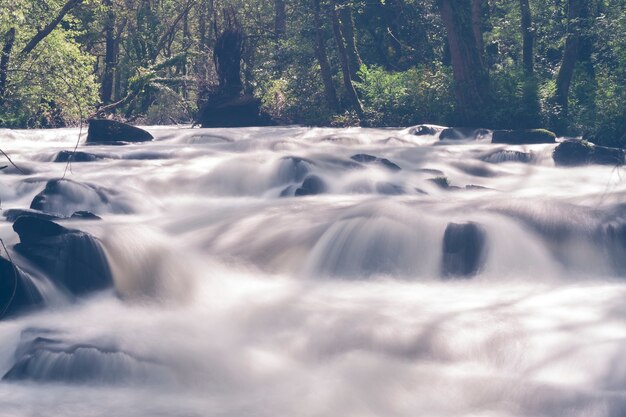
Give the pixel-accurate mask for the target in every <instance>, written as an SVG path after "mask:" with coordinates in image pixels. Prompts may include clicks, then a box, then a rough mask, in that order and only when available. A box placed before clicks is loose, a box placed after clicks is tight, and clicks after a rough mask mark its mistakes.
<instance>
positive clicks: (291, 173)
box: [278, 156, 315, 183]
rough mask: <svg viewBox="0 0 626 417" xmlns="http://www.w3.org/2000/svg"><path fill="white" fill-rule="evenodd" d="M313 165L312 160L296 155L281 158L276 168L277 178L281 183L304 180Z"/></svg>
mask: <svg viewBox="0 0 626 417" xmlns="http://www.w3.org/2000/svg"><path fill="white" fill-rule="evenodd" d="M314 165H315V164H314V162H313V161H311V160H309V159H305V158H299V157H297V156H288V157H285V158H282V159H281V161H280V166H279V168H278V180H279V182H281V183H284V182H291V181H295V182H300V181H302V180H304V178H305V177H306V175H307V174H308V173H309V172H310V171H311V168H312V167H313V166H314Z"/></svg>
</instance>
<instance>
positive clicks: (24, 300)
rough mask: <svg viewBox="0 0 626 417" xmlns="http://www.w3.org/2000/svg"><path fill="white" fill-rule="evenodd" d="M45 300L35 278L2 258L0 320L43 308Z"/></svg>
mask: <svg viewBox="0 0 626 417" xmlns="http://www.w3.org/2000/svg"><path fill="white" fill-rule="evenodd" d="M43 305H44V299H43V297H42V296H41V293H40V292H39V290H38V289H37V286H36V285H35V284H34V281H33V278H32V277H31V276H30V275H29V274H27V273H26V272H24V271H22V270H21V269H20V268H19V267H18V266H17V265H15V264H14V263H12V262H11V261H9V260H8V259H5V258H3V257H0V319H6V318H11V317H14V316H17V315H19V314H24V313H28V312H30V311H33V310H36V309H38V308H41V307H42V306H43Z"/></svg>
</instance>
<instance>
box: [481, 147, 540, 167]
mask: <svg viewBox="0 0 626 417" xmlns="http://www.w3.org/2000/svg"><path fill="white" fill-rule="evenodd" d="M533 159H534V156H533V154H532V153H526V152H519V151H509V150H505V149H504V150H499V151H496V152H492V153H490V154H488V155H484V156H482V157H481V158H480V160H481V161H483V162H489V163H490V164H501V163H503V162H523V163H529V162H532V161H533Z"/></svg>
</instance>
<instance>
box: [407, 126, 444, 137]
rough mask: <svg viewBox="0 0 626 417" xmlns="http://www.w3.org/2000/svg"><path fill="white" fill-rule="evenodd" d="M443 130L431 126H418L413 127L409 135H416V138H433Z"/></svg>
mask: <svg viewBox="0 0 626 417" xmlns="http://www.w3.org/2000/svg"><path fill="white" fill-rule="evenodd" d="M440 130H441V129H437V128H436V127H434V126H429V125H418V126H415V127H412V128H411V129H410V130H409V133H410V134H411V135H415V136H429V135H430V136H433V135H436V134H437V132H439V131H440Z"/></svg>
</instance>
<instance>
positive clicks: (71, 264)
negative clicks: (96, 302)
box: [13, 216, 113, 295]
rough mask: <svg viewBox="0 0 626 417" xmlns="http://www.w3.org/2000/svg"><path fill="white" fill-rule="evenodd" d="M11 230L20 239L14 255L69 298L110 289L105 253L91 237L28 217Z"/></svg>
mask: <svg viewBox="0 0 626 417" xmlns="http://www.w3.org/2000/svg"><path fill="white" fill-rule="evenodd" d="M13 230H15V232H16V233H17V234H18V235H19V237H20V243H18V244H17V245H15V250H16V252H18V253H19V254H20V255H21V256H23V257H24V258H26V259H27V260H28V261H30V262H31V263H32V264H33V265H35V266H36V267H37V268H39V269H40V270H41V271H42V272H43V273H44V274H45V275H46V276H47V277H48V278H50V280H51V281H52V282H54V283H55V284H58V285H60V286H62V287H63V288H65V289H67V290H68V291H69V292H70V293H71V294H74V295H82V294H85V293H89V292H92V291H98V290H103V289H106V288H109V287H111V286H112V282H113V280H112V276H111V270H110V268H109V264H108V262H107V259H106V256H105V254H104V251H103V249H102V247H101V245H100V243H99V242H98V241H97V240H96V239H95V238H93V237H92V236H91V235H89V234H87V233H84V232H81V231H79V230H73V229H67V228H65V227H63V226H61V225H59V224H57V223H54V222H52V221H50V220H44V219H40V218H37V217H31V216H21V217H19V218H18V219H17V220H16V221H15V223H14V224H13Z"/></svg>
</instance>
